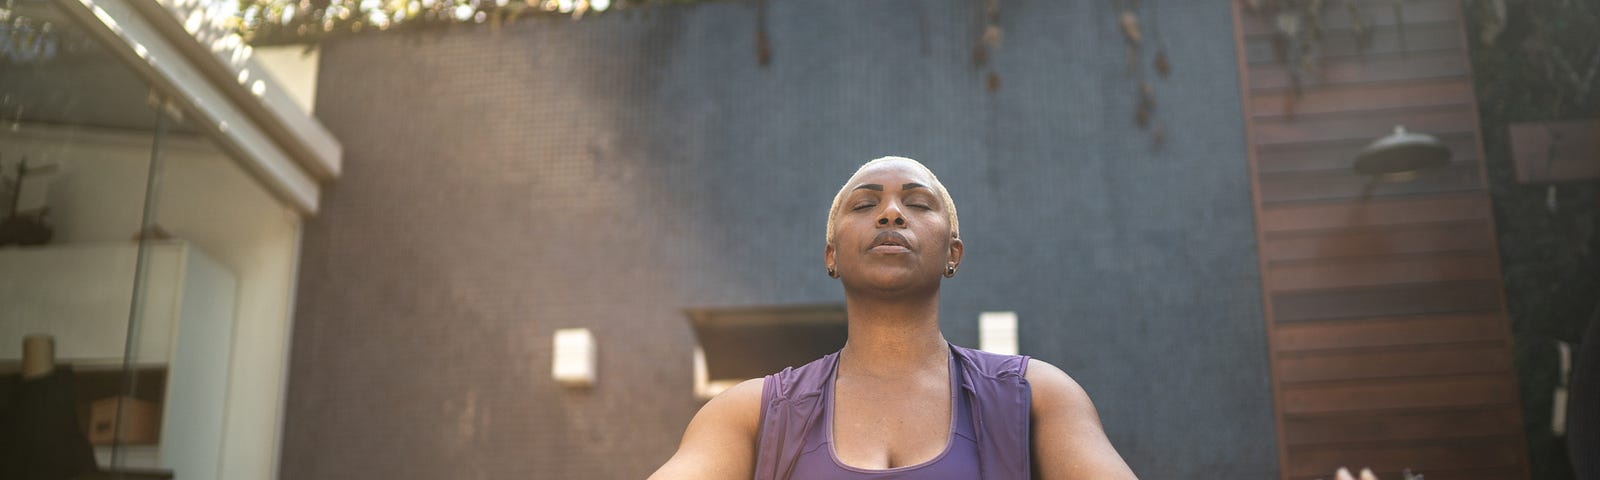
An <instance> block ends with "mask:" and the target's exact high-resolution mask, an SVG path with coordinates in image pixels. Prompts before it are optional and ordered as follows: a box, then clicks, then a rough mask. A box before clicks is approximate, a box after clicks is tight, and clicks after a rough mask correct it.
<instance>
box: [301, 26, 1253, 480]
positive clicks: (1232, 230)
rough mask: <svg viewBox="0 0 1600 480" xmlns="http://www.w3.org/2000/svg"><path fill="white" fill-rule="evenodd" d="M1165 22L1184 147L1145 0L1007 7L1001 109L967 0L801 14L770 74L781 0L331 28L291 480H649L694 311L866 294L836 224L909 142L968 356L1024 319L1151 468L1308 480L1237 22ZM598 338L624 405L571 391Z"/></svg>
mask: <svg viewBox="0 0 1600 480" xmlns="http://www.w3.org/2000/svg"><path fill="white" fill-rule="evenodd" d="M1142 3H1143V4H1144V5H1145V10H1146V12H1145V13H1146V15H1145V16H1146V28H1147V31H1151V30H1159V31H1160V33H1159V35H1151V36H1152V37H1153V38H1164V39H1165V44H1166V48H1167V49H1168V52H1169V55H1170V57H1171V59H1172V63H1173V74H1172V77H1171V78H1170V79H1166V80H1156V81H1155V82H1154V83H1155V86H1156V100H1157V116H1158V118H1159V119H1160V120H1161V121H1162V122H1163V123H1164V124H1165V125H1166V139H1165V143H1164V145H1162V146H1159V147H1157V146H1154V145H1152V142H1151V137H1150V135H1149V134H1148V133H1147V132H1144V131H1142V130H1139V129H1138V128H1136V127H1135V126H1134V122H1133V117H1134V111H1135V100H1136V99H1135V89H1136V84H1135V83H1134V81H1132V80H1131V78H1132V75H1131V74H1130V73H1129V72H1128V70H1127V69H1126V67H1125V65H1124V62H1125V52H1124V47H1123V43H1122V38H1121V36H1120V35H1121V34H1120V32H1119V31H1118V29H1117V24H1116V12H1115V11H1114V10H1113V9H1112V4H1111V2H1053V1H1043V0H1040V1H1027V2H1023V1H1015V2H1013V1H1008V2H1004V5H1003V10H1002V12H1001V20H1000V23H1001V25H1002V26H1003V27H1004V29H1005V38H1004V43H1003V45H1001V46H1000V48H998V49H997V50H995V51H993V52H992V53H991V55H990V62H991V65H992V66H993V68H994V70H995V71H996V72H997V73H998V74H999V75H1000V77H1001V80H1002V86H1001V88H1000V89H999V90H998V91H996V92H992V93H991V92H987V91H985V88H984V83H983V75H984V71H982V70H979V69H976V68H974V67H973V64H972V46H973V45H974V42H975V40H976V36H977V33H978V13H979V11H978V6H977V4H975V3H973V2H964V1H955V0H946V1H920V2H918V1H908V0H893V1H890V0H884V1H876V2H844V1H827V2H772V3H771V5H770V11H769V12H768V19H769V23H768V29H769V35H770V38H771V48H772V61H771V64H770V65H769V66H766V67H761V66H759V65H758V64H757V62H756V45H755V38H756V34H755V31H756V15H755V7H754V5H753V4H747V3H720V2H711V3H707V4H700V5H692V6H673V7H658V8H652V9H650V10H648V12H647V13H646V14H637V13H636V14H633V15H622V14H607V15H601V16H597V17H593V18H585V19H583V20H582V21H576V22H574V21H568V20H529V21H521V22H519V23H516V24H513V25H510V26H506V27H503V28H501V29H499V31H498V32H496V31H494V30H492V29H490V28H488V27H479V28H458V29H453V30H440V31H434V32H423V33H405V34H379V35H363V36H359V37H351V38H346V39H340V40H336V41H332V42H330V43H327V44H326V45H324V47H323V48H324V51H323V53H322V59H323V64H322V69H321V75H322V77H321V79H320V82H319V95H318V97H319V98H318V104H317V112H318V114H319V115H320V116H321V117H322V120H323V122H324V123H325V124H326V125H327V126H328V127H329V128H330V129H331V130H332V131H333V132H334V133H335V134H336V135H337V136H338V137H339V138H340V139H341V140H342V141H343V143H344V146H345V149H346V150H345V152H346V162H347V163H346V171H345V174H344V176H343V178H341V179H340V180H339V181H338V182H337V183H334V184H332V185H330V186H329V187H328V188H327V189H326V192H327V193H326V195H327V196H326V198H325V201H324V205H325V207H324V211H323V212H322V213H321V214H319V216H317V217H316V218H315V219H313V220H311V221H310V222H308V223H307V225H306V227H305V231H304V235H305V237H304V245H303V248H304V254H303V257H302V262H303V263H302V269H301V274H300V289H299V293H298V299H297V300H298V307H297V311H296V324H295V331H294V345H293V359H292V366H291V377H290V380H289V381H290V387H289V398H288V406H287V419H286V422H287V425H286V427H285V432H284V439H283V441H284V450H283V464H282V466H281V473H282V477H283V478H292V479H297V480H298V479H336V478H402V479H403V478H417V479H422V478H430V479H431V478H462V479H474V478H637V477H642V476H644V475H646V474H648V473H649V472H650V471H652V470H653V469H654V468H655V467H656V466H658V465H659V464H660V463H661V462H662V461H664V460H666V458H667V457H668V456H669V455H671V453H672V451H673V450H674V449H675V448H676V444H677V440H678V437H679V435H680V434H681V433H682V430H683V427H684V426H685V425H686V424H687V423H688V420H689V418H690V417H691V416H692V415H693V413H694V411H695V410H696V409H697V408H698V405H699V404H698V402H696V401H695V400H694V399H693V398H692V395H691V362H690V352H691V349H692V348H693V341H694V340H693V337H692V335H691V333H690V330H689V328H688V326H687V323H686V319H685V318H684V317H683V315H682V314H681V313H680V311H681V309H683V308H686V307H708V306H735V305H772V304H791V303H825V302H842V301H843V296H842V293H841V291H840V289H839V287H838V285H837V283H836V282H834V281H832V280H830V279H828V278H827V277H826V276H825V275H824V273H823V268H822V262H821V254H822V247H823V244H822V236H823V221H824V218H825V216H826V208H827V206H828V203H829V201H830V199H831V196H832V194H833V192H834V191H835V189H836V188H837V186H838V185H839V184H840V183H842V182H843V181H844V180H845V179H846V177H848V175H849V174H850V172H852V171H853V170H854V168H855V167H856V166H857V165H859V164H860V163H861V162H863V161H866V160H868V159H871V158H873V157H877V156H880V155H886V154H900V155H907V156H911V157H914V158H918V159H921V160H923V161H924V162H926V163H927V164H928V165H929V166H930V167H931V168H933V170H934V171H935V172H937V173H939V174H940V176H941V178H942V179H943V180H944V182H945V183H946V184H947V185H948V187H949V188H950V190H951V192H952V194H953V196H954V197H955V199H956V202H957V203H958V204H959V206H960V211H961V213H962V220H963V221H962V223H963V225H964V227H965V228H964V229H963V232H962V233H963V237H964V238H965V239H966V241H967V251H968V254H967V261H966V262H965V263H964V265H963V269H962V271H961V274H960V275H958V276H957V277H956V278H955V279H954V280H952V281H949V282H948V283H947V284H946V287H945V291H944V294H943V297H942V300H943V304H942V306H943V311H942V317H943V326H944V329H945V332H946V335H947V337H948V338H950V339H951V340H952V341H954V342H957V343H962V344H967V345H971V344H974V343H975V341H976V336H977V334H976V321H977V320H976V319H977V316H978V313H979V312H980V311H985V310H1015V311H1017V312H1018V313H1019V315H1020V317H1021V327H1020V328H1021V330H1022V349H1023V351H1024V352H1026V353H1029V354H1032V355H1034V356H1037V357H1039V358H1041V359H1044V360H1046V361H1049V362H1052V363H1054V364H1056V365H1058V366H1060V367H1062V368H1063V369H1065V370H1066V371H1067V372H1069V373H1071V374H1072V375H1074V376H1075V377H1076V378H1077V379H1078V380H1079V382H1080V383H1082V384H1083V385H1084V387H1085V388H1087V389H1088V390H1089V392H1090V393H1091V395H1092V396H1093V397H1094V398H1095V400H1096V401H1097V403H1098V406H1099V409H1100V413H1101V416H1102V419H1103V420H1104V423H1105V426H1106V429H1107V432H1108V434H1109V435H1110V437H1111V439H1112V441H1113V442H1114V443H1115V444H1116V446H1117V447H1118V448H1119V449H1120V450H1121V452H1122V453H1123V455H1124V456H1125V457H1126V458H1127V459H1128V461H1129V462H1130V464H1132V465H1133V467H1134V468H1135V470H1137V471H1138V472H1139V473H1140V474H1142V475H1143V476H1145V477H1147V478H1204V477H1214V478H1269V477H1272V476H1275V475H1276V472H1277V465H1276V455H1275V452H1276V446H1275V439H1274V436H1275V434H1274V430H1273V425H1272V397H1271V393H1270V390H1269V386H1268V380H1267V379H1268V375H1267V363H1266V349H1265V338H1264V334H1263V323H1262V317H1261V300H1260V292H1259V285H1260V281H1259V278H1258V270H1257V263H1256V258H1255V242H1254V238H1255V233H1254V230H1253V223H1252V222H1253V218H1252V209H1251V200H1250V183H1249V176H1248V172H1247V162H1246V158H1245V148H1244V139H1243V133H1242V124H1241V121H1240V118H1241V113H1240V99H1239V85H1238V70H1237V63H1236V59H1235V55H1234V47H1233V38H1232V25H1231V18H1230V14H1229V10H1228V7H1227V6H1226V4H1225V3H1216V2H1188V1H1178V0H1163V1H1146V2H1142ZM1152 10H1154V11H1152ZM1151 33H1154V32H1153V31H1152V32H1151ZM1147 54H1148V51H1147ZM1147 60H1148V59H1147ZM1146 70H1149V68H1148V67H1146ZM1149 75H1151V76H1152V78H1153V76H1154V73H1153V72H1151V73H1149ZM576 326H583V327H588V328H591V329H593V331H594V332H595V335H596V337H597V338H598V341H599V348H600V359H599V368H600V372H599V376H600V378H599V383H598V386H597V387H595V388H594V389H592V390H586V391H574V390H566V389H562V388H558V387H557V386H556V385H555V384H554V382H552V381H551V380H550V374H549V370H550V354H551V352H550V343H551V333H552V331H553V330H554V329H556V328H561V327H576Z"/></svg>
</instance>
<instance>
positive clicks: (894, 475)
mask: <svg viewBox="0 0 1600 480" xmlns="http://www.w3.org/2000/svg"><path fill="white" fill-rule="evenodd" d="M838 368H839V367H838V364H837V363H835V364H834V372H833V375H834V376H838V374H839V372H838ZM833 383H834V382H833V379H832V378H830V379H829V380H828V382H827V383H826V384H825V385H824V386H823V389H822V401H823V407H822V419H821V423H820V424H818V425H817V427H816V428H812V429H811V432H810V433H808V434H807V435H806V440H805V443H803V444H802V445H803V447H802V449H801V451H800V458H799V460H798V461H797V462H796V463H795V466H794V472H792V473H791V474H790V475H789V478H790V479H791V480H824V479H827V480H831V479H837V480H895V479H913V478H915V479H927V480H969V479H973V478H979V477H981V476H982V475H980V474H979V473H978V442H977V435H976V434H974V433H973V431H972V412H971V409H970V408H969V407H968V405H967V401H966V399H964V398H962V396H961V395H958V393H959V392H960V391H961V369H960V368H958V367H957V366H956V359H955V355H954V354H952V355H950V426H949V430H948V432H949V433H948V435H947V436H948V439H947V441H946V444H945V447H944V450H942V451H941V452H940V453H939V455H937V456H935V457H934V458H933V459H931V460H928V461H926V462H922V463H918V464H916V465H906V466H903V467H896V468H890V469H883V470H870V469H862V468H856V467H852V466H849V465H845V464H844V462H842V461H840V460H839V457H838V455H837V453H836V452H835V451H834V448H833V444H834V442H833V408H834V406H833V405H834V403H833Z"/></svg>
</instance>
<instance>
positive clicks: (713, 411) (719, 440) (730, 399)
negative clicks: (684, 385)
mask: <svg viewBox="0 0 1600 480" xmlns="http://www.w3.org/2000/svg"><path fill="white" fill-rule="evenodd" d="M762 382H763V379H760V378H757V379H754V380H746V381H744V382H741V383H739V384H738V385H735V386H734V387H733V388H730V389H728V390H727V391H725V392H722V393H721V394H719V395H717V396H716V397H715V398H712V399H711V401H709V402H706V405H705V406H704V407H700V413H696V414H695V415H694V420H690V421H689V428H688V429H687V430H685V431H684V432H683V441H682V442H681V443H679V444H678V453H675V454H673V455H672V458H671V459H668V460H667V463H666V464H665V465H662V466H661V468H660V469H658V470H656V473H655V474H653V475H651V476H650V480H678V479H686V480H688V479H693V480H699V479H727V480H745V479H748V478H750V477H752V476H754V474H755V469H756V432H757V430H758V429H759V428H760V425H759V424H760V423H761V386H762Z"/></svg>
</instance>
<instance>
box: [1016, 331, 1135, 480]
mask: <svg viewBox="0 0 1600 480" xmlns="http://www.w3.org/2000/svg"><path fill="white" fill-rule="evenodd" d="M1026 378H1027V379H1028V383H1029V384H1030V385H1031V386H1032V389H1033V402H1032V403H1033V406H1032V408H1031V412H1030V414H1031V415H1030V418H1031V425H1032V428H1031V430H1032V442H1031V443H1032V445H1033V446H1032V448H1033V452H1032V453H1033V455H1032V458H1033V472H1034V473H1033V477H1034V478H1040V479H1047V480H1063V479H1108V478H1116V479H1121V478H1135V477H1134V475H1133V471H1132V470H1130V469H1129V468H1128V464H1127V463H1125V462H1123V461H1122V456H1121V455H1118V454H1117V450H1116V448H1113V447H1112V446H1111V440H1109V439H1107V438H1106V433H1105V429H1103V428H1101V426H1100V415H1099V414H1098V413H1096V412H1095V409H1094V403H1093V402H1091V401H1090V400H1089V394H1088V393H1087V392H1084V391H1083V387H1080V386H1078V382H1076V381H1073V380H1072V377H1069V376H1067V374H1066V372H1063V371H1061V369H1059V368H1056V367H1055V366H1054V365H1051V364H1049V363H1045V362H1043V361H1039V360H1029V363H1028V371H1027V375H1026Z"/></svg>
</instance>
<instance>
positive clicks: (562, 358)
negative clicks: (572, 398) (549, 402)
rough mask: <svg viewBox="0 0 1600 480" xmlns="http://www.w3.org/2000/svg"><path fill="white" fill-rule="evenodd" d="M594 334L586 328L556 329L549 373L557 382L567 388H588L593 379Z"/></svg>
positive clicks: (591, 384)
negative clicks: (553, 352) (553, 353)
mask: <svg viewBox="0 0 1600 480" xmlns="http://www.w3.org/2000/svg"><path fill="white" fill-rule="evenodd" d="M595 359H596V357H595V343H594V334H593V333H591V332H590V331H589V329H587V328H563V329H559V330H556V335H555V357H554V358H553V359H552V361H551V362H550V363H551V367H550V374H551V376H553V377H555V380H556V382H557V383H560V384H561V385H562V386H565V387H569V388H588V387H593V386H594V381H595V363H596V362H595Z"/></svg>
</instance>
